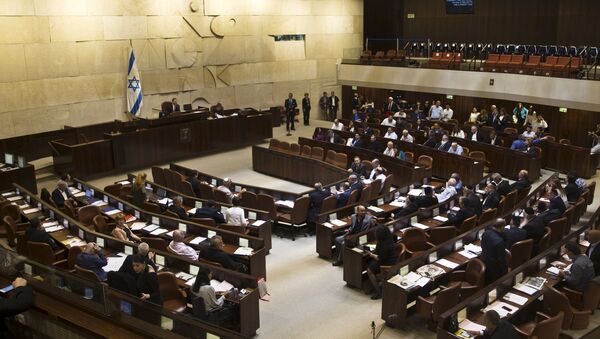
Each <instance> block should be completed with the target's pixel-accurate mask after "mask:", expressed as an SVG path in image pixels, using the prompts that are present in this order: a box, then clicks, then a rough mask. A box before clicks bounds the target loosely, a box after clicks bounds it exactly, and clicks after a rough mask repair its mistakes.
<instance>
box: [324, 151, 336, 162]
mask: <svg viewBox="0 0 600 339" xmlns="http://www.w3.org/2000/svg"><path fill="white" fill-rule="evenodd" d="M325 162H327V163H329V164H332V165H335V151H333V150H327V153H326V154H325Z"/></svg>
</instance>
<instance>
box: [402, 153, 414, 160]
mask: <svg viewBox="0 0 600 339" xmlns="http://www.w3.org/2000/svg"><path fill="white" fill-rule="evenodd" d="M404 160H406V161H409V162H413V161H414V160H415V154H414V153H413V152H404Z"/></svg>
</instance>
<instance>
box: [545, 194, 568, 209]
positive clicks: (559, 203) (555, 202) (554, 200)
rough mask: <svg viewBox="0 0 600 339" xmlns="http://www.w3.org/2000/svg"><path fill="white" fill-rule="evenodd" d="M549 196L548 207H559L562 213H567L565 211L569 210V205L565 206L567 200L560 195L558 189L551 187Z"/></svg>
mask: <svg viewBox="0 0 600 339" xmlns="http://www.w3.org/2000/svg"><path fill="white" fill-rule="evenodd" d="M548 198H549V199H550V203H549V204H548V209H557V210H559V211H560V214H563V213H565V211H566V210H567V206H565V202H564V201H563V200H562V198H561V197H560V196H559V195H558V191H557V190H556V189H551V190H550V191H549V192H548Z"/></svg>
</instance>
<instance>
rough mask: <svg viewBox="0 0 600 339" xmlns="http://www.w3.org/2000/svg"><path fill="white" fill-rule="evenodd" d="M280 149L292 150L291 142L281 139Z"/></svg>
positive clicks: (284, 150)
mask: <svg viewBox="0 0 600 339" xmlns="http://www.w3.org/2000/svg"><path fill="white" fill-rule="evenodd" d="M279 150H280V151H282V152H289V151H290V143H289V142H287V141H280V142H279Z"/></svg>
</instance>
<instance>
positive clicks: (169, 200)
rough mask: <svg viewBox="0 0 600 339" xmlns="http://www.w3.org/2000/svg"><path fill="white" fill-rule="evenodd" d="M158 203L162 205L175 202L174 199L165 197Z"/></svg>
mask: <svg viewBox="0 0 600 339" xmlns="http://www.w3.org/2000/svg"><path fill="white" fill-rule="evenodd" d="M158 203H159V204H161V205H170V204H172V203H173V199H169V198H163V199H160V200H158Z"/></svg>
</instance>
